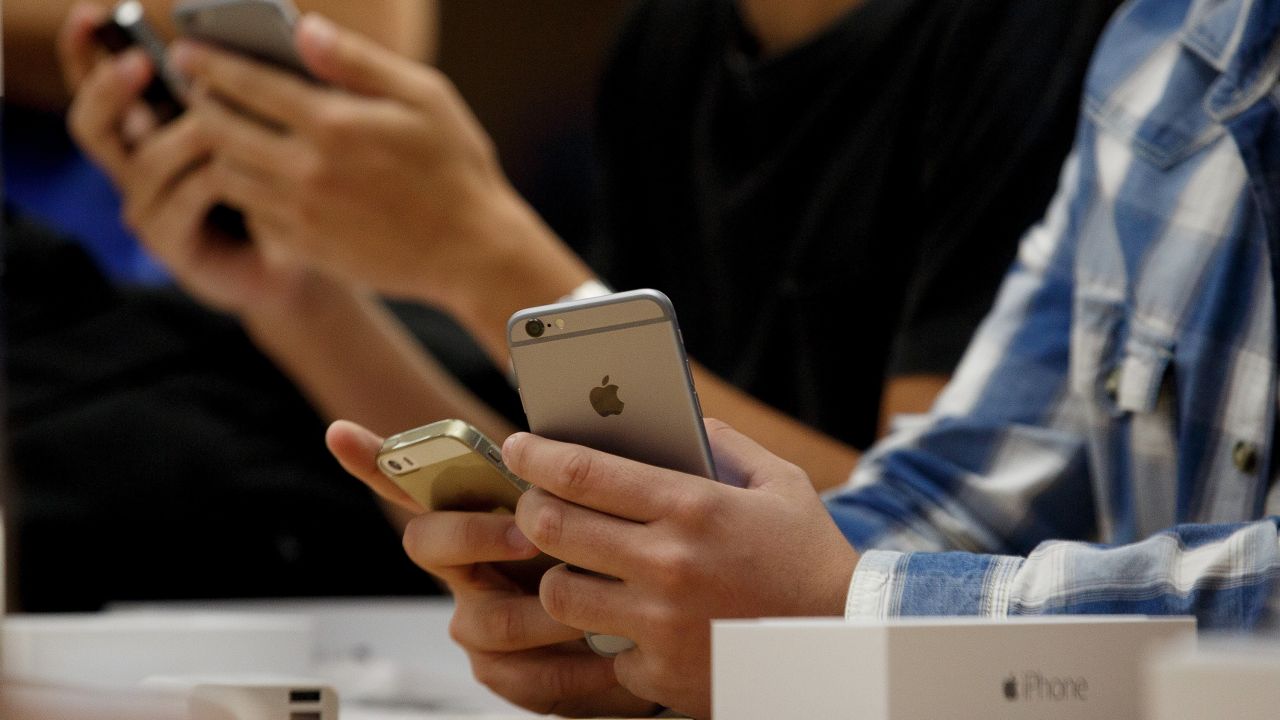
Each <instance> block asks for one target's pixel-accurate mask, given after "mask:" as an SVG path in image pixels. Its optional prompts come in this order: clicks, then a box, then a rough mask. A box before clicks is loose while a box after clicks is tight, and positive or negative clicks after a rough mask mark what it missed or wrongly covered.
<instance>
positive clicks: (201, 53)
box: [169, 40, 319, 128]
mask: <svg viewBox="0 0 1280 720" xmlns="http://www.w3.org/2000/svg"><path fill="white" fill-rule="evenodd" d="M169 57H170V60H171V61H172V62H173V64H174V66H175V67H177V68H178V69H179V70H181V71H182V72H183V73H184V74H186V75H187V76H188V77H190V78H192V79H200V80H203V81H205V82H206V83H207V84H208V86H209V88H210V89H211V90H212V91H213V92H214V93H216V94H217V95H219V96H220V97H222V98H224V99H226V100H228V101H230V102H231V103H233V104H235V105H236V106H238V107H240V108H243V109H244V110H246V111H248V112H249V113H251V114H253V115H255V116H257V117H259V118H261V119H263V120H266V121H268V122H273V123H276V124H278V125H281V126H283V127H286V128H297V127H299V126H303V125H305V124H306V123H307V121H308V120H309V119H310V118H312V117H314V116H315V114H316V113H317V111H318V109H319V105H318V103H319V96H318V95H317V93H316V89H317V86H316V85H315V84H314V83H311V82H309V81H307V80H304V79H302V78H300V77H298V76H297V75H295V74H293V73H291V72H289V71H287V70H281V69H278V68H274V67H271V66H270V65H266V64H264V63H261V62H257V61H255V60H249V59H247V58H244V57H241V56H239V55H236V54H235V53H229V52H224V51H222V50H218V49H216V48H212V47H209V46H208V45H202V44H200V43H196V42H192V41H190V40H178V41H176V42H175V43H174V44H173V48H172V50H171V51H170V55H169Z"/></svg>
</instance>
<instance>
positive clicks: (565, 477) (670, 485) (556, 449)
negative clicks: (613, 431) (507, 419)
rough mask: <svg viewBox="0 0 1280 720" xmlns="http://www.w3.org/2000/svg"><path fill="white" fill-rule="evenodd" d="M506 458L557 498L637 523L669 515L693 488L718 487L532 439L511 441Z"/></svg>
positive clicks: (519, 437)
mask: <svg viewBox="0 0 1280 720" xmlns="http://www.w3.org/2000/svg"><path fill="white" fill-rule="evenodd" d="M502 458H503V460H504V461H505V462H506V463H507V467H509V468H511V470H512V471H513V472H515V473H516V474H517V475H519V476H520V477H522V478H524V479H525V480H528V481H529V482H530V483H533V484H534V485H536V486H538V487H540V488H542V489H543V490H546V491H547V492H549V493H551V494H552V495H555V496H556V497H559V498H561V499H563V500H568V501H569V502H572V503H576V504H578V505H582V506H584V507H589V508H592V509H594V510H598V511H600V512H603V513H607V514H609V515H613V516H616V517H620V518H625V519H627V520H635V521H637V522H651V521H653V520H657V519H659V518H662V517H666V516H667V515H669V514H670V511H671V510H672V509H673V508H674V507H676V506H677V505H678V504H679V501H680V498H681V497H683V496H684V495H685V494H686V493H687V492H688V490H689V488H690V483H709V482H714V481H712V480H708V479H706V478H702V477H698V476H696V475H686V474H685V473H681V472H676V471H675V470H667V469H664V468H659V467H655V466H653V465H645V464H644V463H638V462H636V461H634V460H628V459H626V458H622V457H618V456H617V455H609V454H608V453H603V452H600V451H598V450H592V449H591V448H587V447H583V446H581V445H571V444H568V443H561V442H556V441H554V440H548V439H546V438H542V437H538V436H536V435H531V434H529V433H515V434H513V435H511V436H510V437H508V438H507V441H506V442H505V443H503V445H502Z"/></svg>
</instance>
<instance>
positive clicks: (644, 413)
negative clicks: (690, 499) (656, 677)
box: [507, 290, 716, 655]
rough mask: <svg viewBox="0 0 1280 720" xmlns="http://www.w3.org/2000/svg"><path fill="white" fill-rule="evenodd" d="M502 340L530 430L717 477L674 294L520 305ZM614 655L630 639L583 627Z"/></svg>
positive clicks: (594, 642) (595, 645)
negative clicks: (674, 304) (524, 306)
mask: <svg viewBox="0 0 1280 720" xmlns="http://www.w3.org/2000/svg"><path fill="white" fill-rule="evenodd" d="M507 341H508V344H509V347H510V351H511V363H512V368H513V370H514V372H515V378H516V383H517V386H518V388H519V391H520V399H521V402H522V403H523V405H524V412H525V416H526V417H527V418H528V420H529V429H530V430H532V431H533V432H534V433H536V434H538V435H541V436H543V437H547V438H550V439H552V440H560V441H563V442H571V443H575V444H578V445H584V446H587V447H591V448H595V449H597V450H602V451H604V452H607V453H611V454H614V455H619V456H622V457H626V458H630V459H632V460H637V461H640V462H644V463H648V464H650V465H657V466H660V467H665V468H669V469H672V470H678V471H680V472H685V473H690V474H693V475H700V476H702V477H706V478H711V479H715V477H716V472H715V465H714V464H713V462H712V459H711V448H710V445H709V444H708V442H707V433H706V428H705V427H704V426H703V424H702V410H701V408H700V407H699V405H698V396H697V393H696V391H695V389H694V386H693V378H692V376H691V375H690V372H689V362H688V359H687V357H686V356H685V352H684V343H683V341H682V340H681V337H680V328H679V325H678V324H677V322H676V314H675V310H674V308H672V306H671V301H670V300H669V299H668V298H667V296H666V295H663V294H662V293H661V292H658V291H657V290H634V291H631V292H623V293H615V294H612V295H605V296H603V297H598V298H590V299H587V300H575V301H571V302H565V303H558V304H555V305H546V306H542V307H535V308H530V309H528V310H522V311H520V312H517V313H516V314H515V315H513V316H512V317H511V320H510V321H509V322H508V323H507ZM587 641H588V643H589V644H590V645H591V647H592V648H593V649H594V650H596V651H597V652H599V653H601V654H603V655H616V654H617V653H619V652H621V651H623V650H625V649H627V648H629V647H632V646H633V644H632V643H631V641H630V640H627V639H626V638H621V637H615V636H606V635H594V634H591V633H588V636H587Z"/></svg>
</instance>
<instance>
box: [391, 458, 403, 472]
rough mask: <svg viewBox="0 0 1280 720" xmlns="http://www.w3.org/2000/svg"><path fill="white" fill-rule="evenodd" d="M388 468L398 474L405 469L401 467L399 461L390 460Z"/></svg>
mask: <svg viewBox="0 0 1280 720" xmlns="http://www.w3.org/2000/svg"><path fill="white" fill-rule="evenodd" d="M387 467H390V468H391V469H392V470H395V471H396V472H400V471H401V470H403V469H404V466H403V465H401V464H400V462H399V461H398V460H388V461H387Z"/></svg>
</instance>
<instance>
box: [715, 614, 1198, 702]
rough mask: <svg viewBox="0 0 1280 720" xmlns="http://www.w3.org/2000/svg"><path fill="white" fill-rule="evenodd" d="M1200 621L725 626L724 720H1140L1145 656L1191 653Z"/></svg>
mask: <svg viewBox="0 0 1280 720" xmlns="http://www.w3.org/2000/svg"><path fill="white" fill-rule="evenodd" d="M1195 639H1196V625H1195V620H1194V618H1148V617H1140V616H1084V617H1081V616H1076V617H1066V616H1056V617H1042V618H1014V619H1008V620H990V619H982V618H903V619H896V620H886V621H874V622H873V621H865V622H863V621H845V620H842V619H839V618H822V619H765V620H721V621H716V622H715V623H714V624H713V627H712V641H711V655H712V661H711V669H712V709H713V713H714V715H715V717H716V718H719V719H720V720H753V719H755V718H761V719H764V718H771V719H772V718H782V717H795V718H813V719H820V718H859V720H929V719H931V718H947V720H1068V719H1073V720H1074V719H1079V720H1112V719H1114V720H1134V718H1140V717H1142V706H1143V702H1144V698H1145V695H1144V691H1143V682H1144V677H1145V675H1144V670H1145V662H1146V660H1147V657H1148V653H1150V652H1152V651H1153V648H1156V647H1158V646H1165V645H1168V644H1171V643H1172V644H1175V645H1182V646H1193V645H1194V644H1195Z"/></svg>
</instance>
